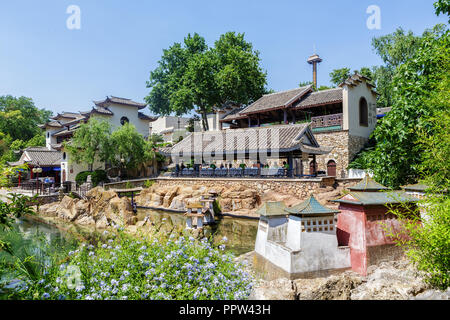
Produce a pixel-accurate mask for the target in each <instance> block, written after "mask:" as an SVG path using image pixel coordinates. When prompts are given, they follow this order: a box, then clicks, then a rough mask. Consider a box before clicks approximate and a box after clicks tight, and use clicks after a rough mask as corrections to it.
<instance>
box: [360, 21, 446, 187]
mask: <svg viewBox="0 0 450 320" xmlns="http://www.w3.org/2000/svg"><path fill="white" fill-rule="evenodd" d="M449 48H450V46H449V32H448V30H443V28H442V26H439V25H438V26H436V27H435V28H434V29H433V30H427V31H426V32H425V33H424V34H423V36H422V37H421V38H420V40H417V49H416V50H415V51H414V53H413V54H412V56H410V57H409V58H408V59H407V60H406V61H405V62H404V63H403V64H400V65H398V66H397V67H396V69H395V74H394V76H393V79H392V84H391V86H392V93H393V94H392V101H393V108H392V110H391V111H390V112H389V113H388V114H387V115H386V117H384V118H383V121H382V122H381V124H380V125H378V126H377V127H376V128H375V131H374V132H373V137H374V138H375V140H376V147H375V149H374V150H372V151H369V152H368V153H367V154H364V155H363V157H364V159H365V161H366V168H370V169H371V170H372V171H373V172H374V174H375V177H376V179H377V180H378V181H380V182H381V183H383V184H385V185H388V186H391V187H398V186H400V185H402V184H404V183H407V182H415V181H417V179H418V178H420V177H421V176H423V170H421V169H422V166H423V163H422V162H423V157H424V154H425V153H426V152H429V149H428V148H427V146H426V144H425V142H424V139H423V137H424V136H429V135H430V134H431V133H432V132H434V129H433V123H432V121H431V119H432V118H433V116H435V115H436V114H437V113H438V112H440V111H441V110H444V111H443V112H445V110H449V108H448V103H447V104H446V103H445V99H437V98H436V97H438V96H440V95H442V94H443V92H448V91H449V90H450V87H449V86H448V81H446V77H447V76H448V74H449V73H450V66H449V61H450V51H449ZM419 132H422V133H423V134H418V133H419Z"/></svg>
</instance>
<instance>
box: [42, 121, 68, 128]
mask: <svg viewBox="0 0 450 320" xmlns="http://www.w3.org/2000/svg"><path fill="white" fill-rule="evenodd" d="M46 127H52V128H62V127H63V126H62V124H61V123H60V122H59V121H49V122H47V123H44V124H40V125H39V128H42V129H44V128H46Z"/></svg>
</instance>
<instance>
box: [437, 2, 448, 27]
mask: <svg viewBox="0 0 450 320" xmlns="http://www.w3.org/2000/svg"><path fill="white" fill-rule="evenodd" d="M434 9H435V13H436V15H440V14H441V13H442V14H446V15H447V16H450V0H438V1H436V2H435V3H434ZM448 22H449V23H450V19H449V20H448Z"/></svg>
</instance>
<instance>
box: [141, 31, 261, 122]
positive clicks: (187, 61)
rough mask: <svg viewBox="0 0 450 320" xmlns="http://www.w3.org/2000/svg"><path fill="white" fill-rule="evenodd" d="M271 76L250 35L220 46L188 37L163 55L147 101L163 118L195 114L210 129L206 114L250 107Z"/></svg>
mask: <svg viewBox="0 0 450 320" xmlns="http://www.w3.org/2000/svg"><path fill="white" fill-rule="evenodd" d="M265 84H266V73H265V72H263V71H262V69H261V67H260V58H259V52H258V51H254V50H253V46H252V44H251V43H249V42H247V41H245V39H244V34H241V33H235V32H227V33H225V34H223V35H221V36H220V38H219V40H217V41H216V42H215V43H214V47H212V48H208V46H207V45H206V42H205V39H204V38H203V37H201V36H200V35H198V34H197V33H195V34H194V35H192V36H191V35H190V34H188V36H187V37H186V38H185V39H184V42H183V44H181V43H175V44H173V45H172V46H171V47H170V48H169V49H166V50H164V51H163V56H162V57H161V60H160V61H159V65H158V67H157V68H156V69H155V70H153V71H152V72H151V73H150V80H149V81H147V87H148V88H151V91H150V93H149V95H148V96H147V97H146V102H147V103H148V104H149V108H150V110H152V111H153V112H155V113H158V114H162V115H169V114H171V113H175V114H176V115H183V114H186V113H189V112H190V111H192V110H195V111H196V112H197V113H199V114H200V115H201V117H202V124H203V127H204V129H207V128H208V123H207V121H206V115H207V114H208V113H209V112H211V111H212V108H213V107H214V106H221V105H222V104H224V103H225V102H227V101H233V102H235V103H238V104H248V103H250V102H252V101H254V100H256V99H258V98H259V97H260V96H261V95H262V94H264V93H265V92H266V90H265Z"/></svg>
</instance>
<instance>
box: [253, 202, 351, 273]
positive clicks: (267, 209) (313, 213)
mask: <svg viewBox="0 0 450 320" xmlns="http://www.w3.org/2000/svg"><path fill="white" fill-rule="evenodd" d="M259 212H260V214H261V217H260V223H259V226H258V234H257V237H256V245H255V252H256V261H257V263H256V267H257V268H258V269H259V270H261V271H264V272H266V273H267V274H268V275H269V277H271V276H272V275H273V276H279V275H280V274H281V275H282V276H286V277H288V278H290V279H295V278H303V277H310V276H317V275H325V274H328V273H330V272H332V271H335V270H344V269H348V268H350V252H349V248H347V247H341V248H339V247H338V242H337V238H336V228H335V219H334V217H335V214H336V213H338V212H339V211H337V210H333V209H329V208H327V207H324V206H322V205H321V204H320V203H319V202H318V201H317V200H316V199H315V198H314V197H313V196H310V197H309V198H308V199H306V200H305V201H303V202H301V203H300V204H298V205H296V206H293V207H290V208H287V207H285V206H284V204H282V203H270V202H269V203H266V204H265V205H263V207H262V208H261V209H260V210H259Z"/></svg>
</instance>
